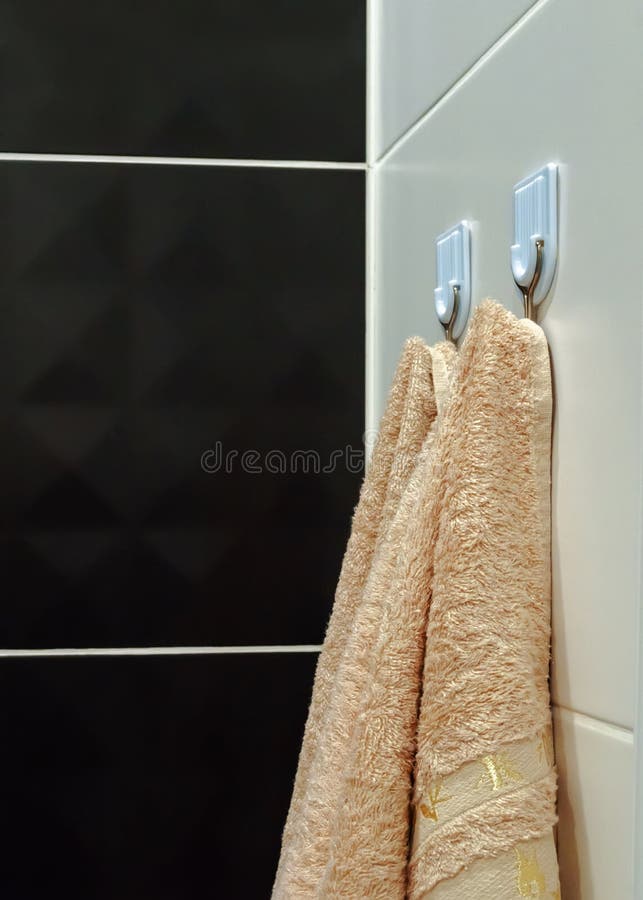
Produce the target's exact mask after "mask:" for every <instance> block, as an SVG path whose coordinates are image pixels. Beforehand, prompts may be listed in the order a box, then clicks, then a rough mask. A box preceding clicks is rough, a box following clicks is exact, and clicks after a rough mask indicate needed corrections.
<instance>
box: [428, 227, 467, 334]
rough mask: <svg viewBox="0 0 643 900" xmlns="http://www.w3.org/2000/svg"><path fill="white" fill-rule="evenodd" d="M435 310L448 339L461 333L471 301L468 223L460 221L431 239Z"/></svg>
mask: <svg viewBox="0 0 643 900" xmlns="http://www.w3.org/2000/svg"><path fill="white" fill-rule="evenodd" d="M435 253H436V284H437V287H436V288H435V290H434V292H433V296H434V302H435V311H436V314H437V317H438V319H439V320H440V322H441V323H442V325H443V326H444V328H445V330H446V332H447V339H448V340H456V339H457V338H459V337H460V335H461V334H462V333H463V331H464V329H465V327H466V324H467V319H468V318H469V307H470V305H471V225H470V223H469V222H465V221H462V222H460V223H459V224H458V225H455V226H454V227H453V228H449V229H448V230H447V231H444V232H442V234H440V235H438V237H437V238H436V239H435Z"/></svg>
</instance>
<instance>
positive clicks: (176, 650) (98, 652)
mask: <svg viewBox="0 0 643 900" xmlns="http://www.w3.org/2000/svg"><path fill="white" fill-rule="evenodd" d="M320 650H321V645H320V644H266V645H258V646H247V647H246V646H239V647H237V646H230V647H86V648H85V647H61V648H46V649H44V650H0V658H20V657H47V656H226V655H235V654H236V655H240V654H253V653H266V654H267V653H318V652H319V651H320Z"/></svg>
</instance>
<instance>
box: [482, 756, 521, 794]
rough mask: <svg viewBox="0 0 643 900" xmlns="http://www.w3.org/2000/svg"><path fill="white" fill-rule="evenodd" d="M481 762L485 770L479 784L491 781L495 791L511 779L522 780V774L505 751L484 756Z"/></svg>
mask: <svg viewBox="0 0 643 900" xmlns="http://www.w3.org/2000/svg"><path fill="white" fill-rule="evenodd" d="M480 762H481V764H482V766H483V767H484V772H483V773H482V775H481V776H480V780H479V781H478V786H480V785H481V784H486V783H487V782H489V783H490V784H491V789H492V790H493V791H499V790H500V789H501V788H503V787H505V785H507V784H508V783H509V782H511V781H515V782H518V781H522V775H521V774H520V772H518V771H517V770H516V769H514V767H513V766H512V765H511V763H510V762H509V760H508V759H507V757H506V756H505V755H504V753H497V754H496V755H495V756H491V755H489V756H483V757H482V759H481V760H480Z"/></svg>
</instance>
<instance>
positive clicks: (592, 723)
mask: <svg viewBox="0 0 643 900" xmlns="http://www.w3.org/2000/svg"><path fill="white" fill-rule="evenodd" d="M552 708H553V711H554V712H556V710H558V711H559V712H560V713H563V714H564V715H565V716H568V717H569V718H570V719H572V720H573V721H577V722H578V723H579V724H581V725H585V726H586V727H588V728H590V729H592V730H593V731H600V732H601V733H603V734H606V735H608V736H609V737H617V738H620V739H621V740H622V739H625V740H628V741H633V740H634V732H633V730H632V729H631V728H628V727H627V726H625V725H619V724H618V723H617V722H610V721H608V720H607V719H600V718H598V716H591V715H588V714H587V713H582V712H579V711H578V710H576V709H572V708H571V707H568V706H561V704H560V703H554V704H553V705H552Z"/></svg>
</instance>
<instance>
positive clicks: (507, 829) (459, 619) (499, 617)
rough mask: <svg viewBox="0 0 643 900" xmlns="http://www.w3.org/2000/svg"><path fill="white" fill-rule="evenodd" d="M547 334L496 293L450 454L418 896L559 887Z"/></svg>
mask: <svg viewBox="0 0 643 900" xmlns="http://www.w3.org/2000/svg"><path fill="white" fill-rule="evenodd" d="M550 441H551V384H550V369H549V354H548V348H547V342H546V339H545V336H544V334H543V332H542V330H541V329H540V328H539V327H538V326H537V325H536V324H534V323H533V322H531V321H529V320H525V319H522V320H518V319H516V318H515V317H514V316H513V315H511V314H510V313H508V312H507V311H506V310H504V309H503V308H502V307H501V306H498V305H497V304H495V303H492V302H490V301H486V302H485V303H484V304H483V305H482V306H481V307H479V308H478V310H477V311H476V313H475V315H474V317H473V320H472V323H471V326H470V329H469V333H468V336H467V338H466V340H465V342H464V346H463V349H462V351H461V354H460V359H459V361H458V367H457V373H456V376H455V380H454V386H453V391H452V398H451V401H450V404H449V408H448V410H447V412H446V414H445V417H444V419H443V422H442V428H441V433H440V441H439V447H437V448H436V451H435V468H434V477H435V483H434V485H433V490H434V492H435V495H436V497H437V498H438V504H439V507H438V509H437V510H436V512H437V521H436V533H435V539H434V543H433V548H432V553H433V562H432V569H433V571H432V573H431V574H430V577H431V582H432V591H431V594H432V596H431V604H430V610H429V619H428V628H427V639H426V657H425V665H424V678H423V691H422V700H421V709H420V716H419V722H418V736H417V741H418V743H417V751H416V768H415V788H414V814H415V828H414V833H413V840H412V848H411V859H410V865H409V884H408V896H409V897H410V898H411V900H419V898H423V897H427V896H428V897H431V898H432V900H461V898H464V897H472V898H473V897H475V898H476V900H505V898H521V897H531V898H536V897H538V898H547V900H553V898H559V897H560V893H559V883H558V869H557V860H556V850H555V846H554V840H553V833H552V827H553V825H554V823H555V821H556V817H555V795H556V776H555V771H554V764H553V750H552V740H551V716H550V700H549V685H548V668H549V642H550V578H551V575H550V452H551V448H550Z"/></svg>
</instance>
